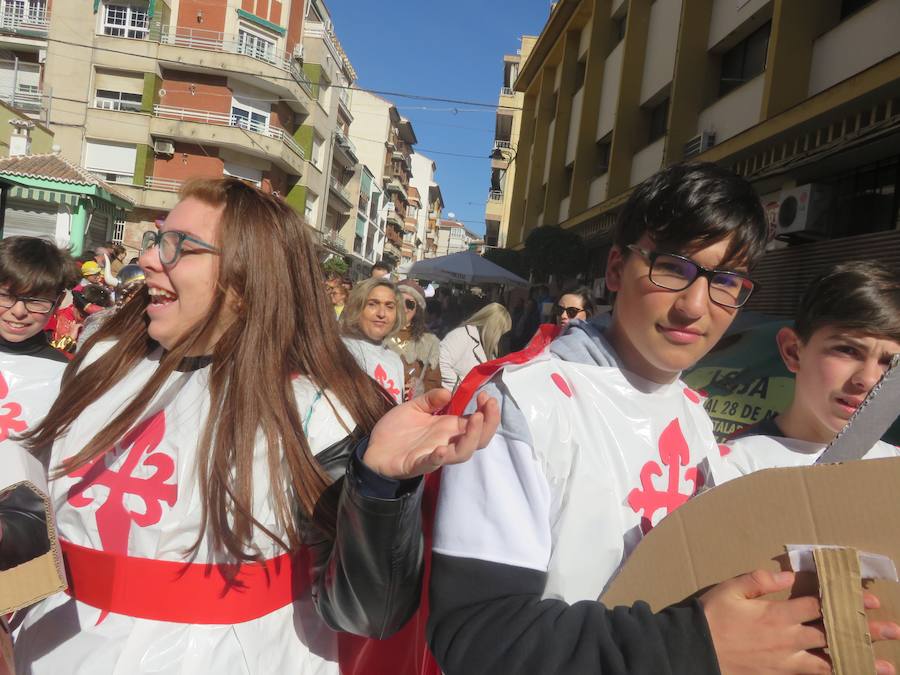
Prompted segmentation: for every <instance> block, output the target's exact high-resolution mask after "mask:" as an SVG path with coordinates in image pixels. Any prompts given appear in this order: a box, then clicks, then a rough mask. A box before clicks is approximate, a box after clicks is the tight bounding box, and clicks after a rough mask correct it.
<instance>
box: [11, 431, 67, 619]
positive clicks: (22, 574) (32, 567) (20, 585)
mask: <svg viewBox="0 0 900 675" xmlns="http://www.w3.org/2000/svg"><path fill="white" fill-rule="evenodd" d="M0 452H2V456H3V471H2V474H0V496H3V497H7V498H9V496H10V495H11V494H13V495H14V494H15V493H16V492H17V491H24V490H27V491H31V492H33V493H34V494H36V495H37V496H38V497H39V498H40V500H41V502H42V503H43V505H44V515H45V518H46V523H47V529H46V531H45V535H46V537H47V546H46V547H42V549H43V550H45V552H44V553H42V554H40V555H38V556H37V557H35V558H32V559H31V560H28V561H26V562H23V563H21V564H19V565H16V566H15V567H11V568H9V569H7V570H2V571H0V615H5V614H8V613H10V612H14V611H16V610H17V609H22V608H23V607H28V606H29V605H32V604H34V603H35V602H37V601H38V600H42V599H44V598H46V597H47V596H49V595H52V594H54V593H57V592H59V591H61V590H64V589H65V588H66V575H65V572H64V570H63V562H62V555H61V553H60V550H59V541H58V540H57V536H56V527H55V525H54V522H53V512H52V510H51V507H50V499H49V497H48V496H47V477H46V470H45V469H44V466H43V465H42V464H41V463H40V462H39V461H38V460H37V459H35V458H34V457H33V456H31V455H30V454H28V453H27V452H25V451H24V450H23V449H22V448H20V447H18V446H16V445H13V444H4V447H3V448H2V450H0ZM0 562H2V561H0Z"/></svg>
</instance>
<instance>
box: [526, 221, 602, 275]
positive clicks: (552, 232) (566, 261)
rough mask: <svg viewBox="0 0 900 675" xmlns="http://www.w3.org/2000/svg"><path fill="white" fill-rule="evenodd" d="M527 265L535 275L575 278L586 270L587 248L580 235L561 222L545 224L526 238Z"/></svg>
mask: <svg viewBox="0 0 900 675" xmlns="http://www.w3.org/2000/svg"><path fill="white" fill-rule="evenodd" d="M523 257H524V259H525V264H526V265H527V266H528V267H529V268H530V269H531V271H532V272H534V273H535V275H537V276H539V277H542V278H543V277H546V276H547V275H550V274H553V275H556V276H561V277H574V276H577V275H578V273H579V272H581V271H582V270H583V269H584V266H585V264H586V262H587V248H586V247H585V245H584V241H583V240H582V239H581V237H580V236H578V235H577V234H575V233H574V232H572V231H571V230H564V229H562V228H561V227H559V226H557V225H543V226H541V227H538V228H537V229H534V230H532V231H531V233H530V234H529V235H528V238H527V239H526V240H525V251H524V255H523Z"/></svg>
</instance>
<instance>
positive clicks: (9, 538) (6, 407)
mask: <svg viewBox="0 0 900 675" xmlns="http://www.w3.org/2000/svg"><path fill="white" fill-rule="evenodd" d="M77 279H78V274H77V272H76V267H75V264H74V262H73V261H72V258H71V257H70V256H69V254H68V253H66V252H65V251H62V250H60V249H59V248H58V247H57V246H56V245H55V244H53V243H52V242H50V241H47V240H45V239H38V238H36V237H9V238H7V239H3V240H2V241H0V410H2V412H0V452H15V451H21V450H19V448H18V447H17V446H15V445H12V444H9V445H8V447H4V446H7V444H6V443H5V441H6V440H7V439H8V438H9V437H10V436H15V435H17V434H21V433H22V432H24V431H26V430H27V429H30V428H31V427H33V426H34V425H35V424H37V423H38V422H39V421H40V420H41V419H42V418H43V417H44V415H45V414H46V413H47V411H48V410H49V409H50V406H51V405H52V404H53V401H54V399H56V395H57V393H58V392H59V385H60V380H61V379H62V375H63V371H64V370H65V367H66V364H67V363H68V361H69V360H68V359H67V358H66V356H65V355H64V354H63V353H62V352H60V351H58V350H56V349H54V348H53V347H51V346H50V343H49V340H48V338H47V335H46V333H45V332H44V329H45V328H46V326H47V322H48V321H49V320H50V317H51V316H53V311H54V310H55V309H56V307H57V306H58V304H59V300H60V299H61V297H62V295H63V293H64V292H65V291H66V289H68V288H71V287H72V286H74V284H75V282H76V281H77ZM13 501H14V500H13V498H12V497H7V498H3V497H2V496H0V569H7V568H9V567H13V566H15V565H18V564H20V563H22V562H25V561H27V560H29V559H30V558H32V557H33V551H32V550H31V548H30V547H31V544H32V543H36V542H37V538H36V536H35V535H36V534H37V533H40V532H43V530H44V522H43V517H42V515H37V514H42V513H43V509H42V508H38V509H37V511H35V509H34V508H33V507H34V506H35V505H33V504H32V505H24V504H16V503H13ZM37 506H38V507H40V505H37Z"/></svg>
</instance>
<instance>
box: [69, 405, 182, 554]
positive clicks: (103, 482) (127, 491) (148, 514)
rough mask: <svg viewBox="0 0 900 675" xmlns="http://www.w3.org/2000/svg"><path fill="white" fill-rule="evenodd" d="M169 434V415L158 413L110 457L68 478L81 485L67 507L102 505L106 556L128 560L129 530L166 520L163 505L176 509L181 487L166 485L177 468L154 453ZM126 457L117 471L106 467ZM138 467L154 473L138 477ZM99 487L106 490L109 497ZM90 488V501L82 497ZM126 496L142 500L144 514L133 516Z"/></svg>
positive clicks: (98, 517) (74, 489)
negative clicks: (167, 430) (118, 556)
mask: <svg viewBox="0 0 900 675" xmlns="http://www.w3.org/2000/svg"><path fill="white" fill-rule="evenodd" d="M165 431H166V418H165V414H164V413H163V412H159V413H157V414H156V415H154V416H153V417H151V418H149V419H148V420H146V421H145V422H143V423H141V424H140V425H138V426H137V427H135V428H134V429H132V430H131V431H130V432H129V433H128V435H127V436H125V437H124V438H123V439H122V440H121V442H119V443H118V444H117V445H116V447H115V448H114V449H113V450H112V451H111V452H107V453H105V454H103V455H100V456H99V457H97V458H96V459H94V460H93V461H92V462H90V463H89V464H86V465H85V466H82V467H80V468H78V469H76V470H75V471H73V472H71V473H70V474H69V476H72V477H74V478H80V479H81V480H80V481H78V482H77V483H75V485H73V486H72V487H71V488H69V494H68V499H67V501H68V502H69V504H71V505H72V506H73V507H75V508H77V509H78V508H84V507H86V506H89V505H90V504H92V503H94V502H100V505H99V506H98V507H97V511H96V516H95V517H96V520H97V532H98V534H99V535H100V543H101V545H102V547H103V550H104V551H108V552H110V553H117V554H120V555H122V554H126V553H127V552H128V535H129V532H130V531H131V524H132V523H134V524H135V525H137V526H138V527H148V526H150V525H155V524H156V523H158V522H159V521H160V520H161V519H162V505H163V503H165V504H168V505H169V506H174V505H175V501H176V499H177V497H178V486H177V485H176V484H174V483H166V482H165V481H167V480H168V479H169V478H171V477H172V474H173V473H174V472H175V462H174V461H173V459H172V458H171V457H170V456H169V455H167V454H165V453H164V452H153V451H154V450H155V449H156V448H157V447H158V446H159V444H160V442H161V441H162V439H163V436H164V435H165ZM123 455H124V459H123V461H122V463H121V464H120V466H119V468H118V470H113V469H111V468H110V467H109V466H108V465H107V462H106V458H107V457H111V458H112V460H113V461H115V460H116V459H118V458H119V457H122V456H123ZM138 467H153V469H154V471H153V473H152V474H151V475H150V476H146V477H145V476H136V475H134V471H135V469H137V468H138ZM98 486H102V487H105V488H106V490H105V496H104V491H103V490H98V489H97V487H98ZM90 488H93V489H92V490H91V495H90V496H86V495H85V494H84V493H85V492H86V491H87V490H88V489H90ZM127 495H132V496H135V497H138V498H139V499H140V500H141V502H143V510H142V511H135V510H133V509H132V508H130V507H129V506H127V505H126V503H125V498H126V496H127Z"/></svg>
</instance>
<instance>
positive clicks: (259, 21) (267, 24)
mask: <svg viewBox="0 0 900 675" xmlns="http://www.w3.org/2000/svg"><path fill="white" fill-rule="evenodd" d="M237 13H238V16H239V17H241V18H242V19H246V20H247V21H250V22H251V23H255V24H256V25H257V26H262V27H263V28H266V29H268V30H270V31H273V32H275V33H278V34H279V35H284V34H285V32H286V31H285V29H284V28H282V27H281V26H279V25H278V24H277V23H272V22H271V21H266V20H265V19H263V18H262V17H259V16H256V14H251V13H250V12H248V11H246V10H243V9H239V10H238V11H237Z"/></svg>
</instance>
